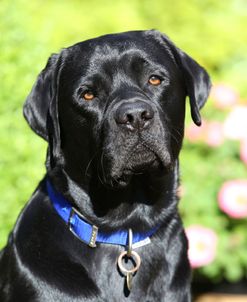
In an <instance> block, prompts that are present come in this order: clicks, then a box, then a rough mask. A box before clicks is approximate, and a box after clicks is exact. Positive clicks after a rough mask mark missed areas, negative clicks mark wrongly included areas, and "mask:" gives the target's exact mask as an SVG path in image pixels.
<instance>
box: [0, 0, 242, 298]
mask: <svg viewBox="0 0 247 302" xmlns="http://www.w3.org/2000/svg"><path fill="white" fill-rule="evenodd" d="M0 20H1V21H0V32H1V35H0V41H1V43H0V83H1V89H0V129H1V132H0V169H1V177H0V196H1V199H0V247H3V246H4V245H5V243H6V240H7V234H8V232H9V231H10V229H11V228H12V227H13V224H14V222H15V220H16V218H17V215H18V213H19V212H20V210H21V209H22V207H23V206H24V204H25V203H26V201H27V200H28V199H29V198H30V195H31V194H32V192H33V191H34V189H35V187H36V185H37V183H38V181H39V180H40V179H41V178H42V177H43V175H44V173H45V169H44V161H45V155H46V147H47V146H46V143H45V142H44V141H42V139H41V138H39V137H38V136H36V135H35V134H34V133H32V131H31V130H30V129H29V128H28V126H27V124H26V122H25V121H24V118H23V116H22V105H23V102H24V101H25V98H26V96H27V94H28V93H29V92H30V90H31V87H32V85H33V83H34V81H35V79H36V76H37V75H38V73H39V71H40V70H41V69H42V68H43V67H44V66H45V64H46V61H47V59H48V57H49V55H50V54H51V53H56V52H59V50H60V49H61V48H63V47H67V46H70V45H72V44H74V43H76V42H78V41H82V40H85V39H88V38H92V37H96V36H99V35H102V34H105V33H113V32H121V31H127V30H135V29H152V28H155V29H158V30H160V31H162V32H164V33H166V34H167V35H168V36H169V37H170V38H171V39H172V40H173V41H174V42H175V44H176V45H177V46H178V47H180V48H182V49H183V50H184V51H185V52H187V53H188V54H189V55H190V56H192V57H193V58H194V59H195V60H197V61H198V62H199V63H200V64H201V65H203V66H204V67H205V68H206V69H207V70H208V72H209V73H210V75H211V78H212V81H213V84H214V86H213V89H212V92H211V95H210V98H209V101H208V103H207V104H206V106H205V108H204V109H203V111H202V116H203V125H202V127H200V128H198V127H196V126H195V125H193V124H192V123H191V120H190V115H189V114H187V118H186V125H187V127H186V134H185V141H184V148H183V151H182V152H181V179H182V186H181V188H180V191H179V194H180V195H181V202H180V212H181V214H182V216H183V219H184V224H185V227H186V232H187V236H188V238H189V242H190V250H189V258H190V261H191V265H192V267H193V268H194V278H195V279H194V280H195V281H196V282H197V281H198V282H208V283H212V284H217V283H219V282H222V281H224V282H225V281H226V282H228V284H230V283H236V282H239V281H243V280H245V278H246V274H247V75H246V70H247V56H246V54H247V30H246V28H247V1H245V0H228V1H219V0H204V1H201V0H190V1H187V0H155V1H149V0H131V1H126V0H118V1H117V0H116V1H110V0H104V1H100V0H91V1H84V0H70V1H65V0H50V1H45V0H42V1H41V0H35V1H28V0H12V1H11V0H9V1H6V0H1V1H0ZM246 287H247V286H246ZM246 301H247V300H246Z"/></svg>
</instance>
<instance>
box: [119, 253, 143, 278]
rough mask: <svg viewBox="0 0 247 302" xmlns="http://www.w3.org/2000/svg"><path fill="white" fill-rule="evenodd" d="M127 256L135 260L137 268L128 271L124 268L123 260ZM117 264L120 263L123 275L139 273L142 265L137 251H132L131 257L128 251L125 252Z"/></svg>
mask: <svg viewBox="0 0 247 302" xmlns="http://www.w3.org/2000/svg"><path fill="white" fill-rule="evenodd" d="M125 256H127V257H129V258H133V260H134V262H135V266H134V267H133V268H132V269H127V268H125V267H124V266H123V264H122V259H123V258H124V257H125ZM117 262H118V267H119V269H120V271H121V272H122V273H123V274H134V273H135V272H137V271H138V269H139V267H140V265H141V257H140V256H139V255H138V254H137V252H135V251H131V254H130V256H128V251H124V252H122V253H121V254H120V255H119V257H118V261H117Z"/></svg>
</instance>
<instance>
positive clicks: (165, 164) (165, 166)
mask: <svg viewBox="0 0 247 302" xmlns="http://www.w3.org/2000/svg"><path fill="white" fill-rule="evenodd" d="M170 166H171V156H170V153H169V152H168V151H167V150H166V149H165V148H164V147H163V148H160V147H159V146H156V147H155V145H153V146H151V147H150V146H148V145H146V144H145V143H144V142H141V143H138V144H137V145H136V146H134V147H133V148H132V150H131V151H130V152H128V153H127V154H126V155H125V156H124V157H122V159H121V160H120V162H119V164H118V165H116V167H115V169H114V170H113V171H112V172H113V173H112V174H111V181H110V183H111V185H112V186H113V187H125V186H127V185H128V184H129V183H130V182H131V179H132V178H133V177H134V176H138V175H142V174H147V173H154V174H162V173H164V172H165V171H167V170H169V169H170Z"/></svg>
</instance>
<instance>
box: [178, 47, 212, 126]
mask: <svg viewBox="0 0 247 302" xmlns="http://www.w3.org/2000/svg"><path fill="white" fill-rule="evenodd" d="M176 51H177V60H178V62H179V65H180V67H181V68H182V72H183V75H184V80H185V85H186V89H187V95H188V96H189V98H190V110H191V116H192V119H193V121H194V123H195V124H196V125H197V126H200V125H201V115H200V112H199V110H200V109H201V108H202V107H203V106H204V104H205V103H206V101H207V98H208V95H209V92H210V88H211V81H210V78H209V75H208V73H207V72H206V70H205V69H204V68H203V67H202V66H200V65H199V64H198V63H197V62H196V61H194V60H193V59H192V58H191V57H190V56H188V55H187V54H186V53H184V52H183V51H181V50H180V49H178V48H177V50H176Z"/></svg>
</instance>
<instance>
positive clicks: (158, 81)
mask: <svg viewBox="0 0 247 302" xmlns="http://www.w3.org/2000/svg"><path fill="white" fill-rule="evenodd" d="M148 83H149V84H151V85H153V86H158V85H160V84H161V79H160V78H159V77H157V76H151V77H150V78H149V80H148Z"/></svg>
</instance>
